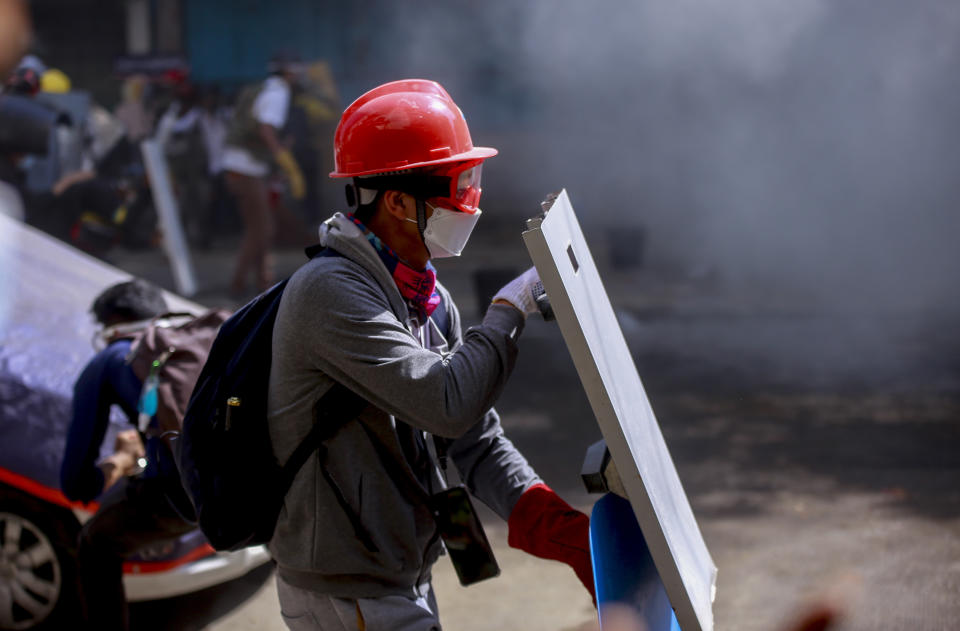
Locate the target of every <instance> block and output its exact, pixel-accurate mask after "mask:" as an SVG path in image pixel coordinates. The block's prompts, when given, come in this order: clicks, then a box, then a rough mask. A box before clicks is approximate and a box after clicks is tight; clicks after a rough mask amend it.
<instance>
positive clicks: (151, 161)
mask: <svg viewBox="0 0 960 631" xmlns="http://www.w3.org/2000/svg"><path fill="white" fill-rule="evenodd" d="M140 152H141V154H142V155H143V164H144V167H145V168H146V170H147V175H148V176H149V177H150V191H151V192H152V193H153V205H154V206H155V207H156V209H157V218H158V219H159V221H160V228H161V229H162V230H163V249H164V251H165V252H166V253H167V259H168V260H169V261H170V268H171V269H172V270H173V282H174V283H176V285H177V291H178V292H179V293H180V294H181V295H183V296H186V297H188V298H189V297H190V296H193V295H194V294H196V293H197V275H196V274H195V273H194V271H193V261H192V260H191V259H190V250H189V249H188V248H187V238H186V237H185V236H184V235H183V224H182V223H181V222H180V209H179V205H178V204H177V198H176V196H175V195H174V194H173V183H172V182H171V181H170V169H169V168H168V167H167V159H166V158H165V157H164V156H163V149H162V148H161V147H160V143H158V142H157V141H156V140H153V139H150V140H144V141H143V142H141V143H140Z"/></svg>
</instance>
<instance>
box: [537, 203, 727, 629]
mask: <svg viewBox="0 0 960 631" xmlns="http://www.w3.org/2000/svg"><path fill="white" fill-rule="evenodd" d="M528 227H529V230H527V231H526V232H525V233H524V234H523V238H524V242H525V243H526V245H527V249H528V250H529V252H530V256H531V258H532V259H533V263H534V265H536V267H537V271H538V272H539V273H540V279H541V281H542V282H543V286H544V289H545V290H546V292H547V295H548V296H549V298H550V302H551V304H552V305H553V310H554V313H555V314H556V318H557V322H558V324H559V325H560V330H561V332H562V334H563V339H564V341H565V342H566V344H567V348H568V349H569V350H570V354H571V356H572V357H573V362H574V365H575V366H576V369H577V373H578V374H579V376H580V381H581V382H582V383H583V387H584V390H585V391H586V394H587V397H588V399H589V400H590V405H591V407H592V408H593V413H594V415H596V417H597V423H598V424H599V425H600V430H601V432H602V433H603V437H604V439H605V440H606V442H607V447H608V448H609V449H610V455H611V457H612V458H613V461H614V463H615V464H616V466H617V470H618V471H619V474H620V477H621V479H622V481H623V485H624V487H625V489H626V491H627V495H628V496H629V499H630V504H631V505H632V506H633V510H634V512H635V513H636V515H637V521H638V522H639V524H640V528H641V530H642V531H643V536H644V538H645V539H646V541H647V545H648V546H649V547H650V552H651V555H652V556H653V560H654V563H655V564H656V566H657V571H658V572H659V574H660V578H661V579H662V580H663V583H664V585H665V586H666V590H667V595H668V596H669V598H670V602H671V604H672V605H673V608H674V610H675V611H676V614H677V619H678V621H679V622H680V627H681V628H682V629H683V630H684V631H699V630H702V631H710V630H711V629H712V628H713V609H712V603H713V595H714V589H715V581H716V575H717V569H716V566H715V565H714V563H713V559H711V558H710V552H709V551H708V550H707V546H706V544H705V543H704V541H703V536H702V535H701V534H700V529H699V527H698V526H697V522H696V519H695V517H694V515H693V511H692V510H691V508H690V503H689V501H688V500H687V496H686V493H685V492H684V490H683V486H682V485H681V483H680V478H679V477H678V475H677V470H676V468H675V467H674V464H673V460H672V459H671V458H670V452H669V451H668V449H667V445H666V443H665V442H664V440H663V435H662V434H661V432H660V426H659V425H658V424H657V419H656V417H655V416H654V413H653V409H652V408H651V407H650V401H649V400H648V399H647V395H646V392H645V391H644V389H643V384H642V383H641V381H640V376H639V375H638V374H637V369H636V366H635V365H634V363H633V358H632V357H631V355H630V350H629V348H628V347H627V344H626V341H625V340H624V338H623V333H622V332H621V330H620V325H619V323H618V322H617V318H616V315H615V314H614V312H613V308H612V306H611V305H610V300H609V298H608V297H607V293H606V290H605V289H604V287H603V282H602V281H601V280H600V275H599V273H598V272H597V268H596V265H595V264H594V261H593V258H592V256H591V255H590V250H589V248H588V247H587V243H586V241H585V240H584V238H583V233H582V232H581V230H580V224H579V223H578V222H577V217H576V215H575V214H574V211H573V207H572V206H571V204H570V199H569V198H568V196H567V193H566V191H561V192H560V194H559V196H558V197H557V199H556V200H555V201H554V203H553V205H552V206H551V207H550V209H549V210H548V211H547V212H546V215H545V216H544V217H543V218H536V219H533V220H531V221H530V222H528Z"/></svg>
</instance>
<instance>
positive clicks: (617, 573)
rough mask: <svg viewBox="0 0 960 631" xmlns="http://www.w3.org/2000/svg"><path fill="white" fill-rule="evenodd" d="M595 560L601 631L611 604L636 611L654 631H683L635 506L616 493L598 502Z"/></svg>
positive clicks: (593, 530) (593, 523) (594, 521)
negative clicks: (645, 537)
mask: <svg viewBox="0 0 960 631" xmlns="http://www.w3.org/2000/svg"><path fill="white" fill-rule="evenodd" d="M590 554H591V556H592V557H593V580H594V584H595V585H596V589H597V606H598V607H599V610H600V629H601V631H602V630H603V628H604V606H605V605H610V604H620V605H625V606H627V607H629V608H631V609H632V610H633V611H635V612H636V614H637V616H639V617H640V618H641V619H642V620H643V621H644V622H645V623H646V625H647V629H649V630H650V631H680V625H679V624H678V623H677V617H676V615H675V614H674V612H673V608H672V607H671V606H670V600H669V599H668V598H667V591H666V589H665V588H664V586H663V581H662V580H660V575H659V574H658V573H657V568H656V567H655V566H654V564H653V557H651V556H650V550H649V549H648V548H647V543H646V541H645V540H644V538H643V533H641V532H640V525H639V524H638V523H637V518H636V515H634V513H633V508H632V507H631V506H630V502H628V501H627V500H625V499H623V498H622V497H620V496H618V495H614V494H612V493H609V494H607V495H605V496H604V497H602V498H600V500H599V501H597V503H596V504H595V505H594V507H593V514H592V515H591V517H590Z"/></svg>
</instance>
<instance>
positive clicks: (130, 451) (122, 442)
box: [113, 429, 147, 462]
mask: <svg viewBox="0 0 960 631" xmlns="http://www.w3.org/2000/svg"><path fill="white" fill-rule="evenodd" d="M113 451H114V452H115V453H125V454H127V455H129V456H130V457H131V458H132V459H133V461H134V462H136V461H137V460H139V459H140V458H143V457H144V456H145V455H146V453H147V452H146V450H145V449H144V447H143V441H142V440H140V433H139V432H137V430H135V429H125V430H123V431H122V432H120V433H118V434H117V439H116V440H115V441H114V442H113Z"/></svg>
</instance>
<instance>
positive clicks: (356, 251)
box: [320, 212, 410, 322]
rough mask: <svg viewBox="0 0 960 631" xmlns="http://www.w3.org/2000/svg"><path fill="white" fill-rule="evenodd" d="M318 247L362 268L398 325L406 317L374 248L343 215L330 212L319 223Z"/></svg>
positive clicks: (398, 295) (406, 311) (398, 297)
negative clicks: (374, 281)
mask: <svg viewBox="0 0 960 631" xmlns="http://www.w3.org/2000/svg"><path fill="white" fill-rule="evenodd" d="M320 245H322V246H323V247H326V248H331V249H333V250H336V251H337V252H339V253H340V254H342V255H343V256H345V257H346V258H348V259H350V260H351V261H353V262H354V263H356V264H358V265H360V266H362V267H363V268H364V269H365V270H367V271H368V272H370V274H371V275H372V276H373V277H374V279H376V281H377V284H379V285H380V287H381V288H382V289H383V291H384V293H385V294H386V295H387V298H388V299H389V301H390V306H391V307H392V308H393V312H394V313H395V314H396V315H397V318H398V319H399V320H400V321H401V322H407V321H408V320H409V317H410V313H409V310H408V308H407V302H406V300H404V299H403V296H401V295H400V290H399V289H397V285H396V283H395V282H394V280H393V276H392V275H391V274H390V272H389V271H388V270H387V268H386V266H385V265H384V264H383V261H381V260H380V255H379V254H377V251H376V249H375V248H374V247H373V245H372V244H371V243H370V242H369V241H368V240H367V237H366V235H364V234H363V232H362V231H361V230H360V228H358V227H357V225H356V224H355V223H353V222H352V221H350V219H349V218H348V217H347V216H346V215H344V214H343V213H340V212H338V213H334V215H333V216H332V217H330V218H329V219H327V220H326V221H324V222H323V223H322V224H320Z"/></svg>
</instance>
